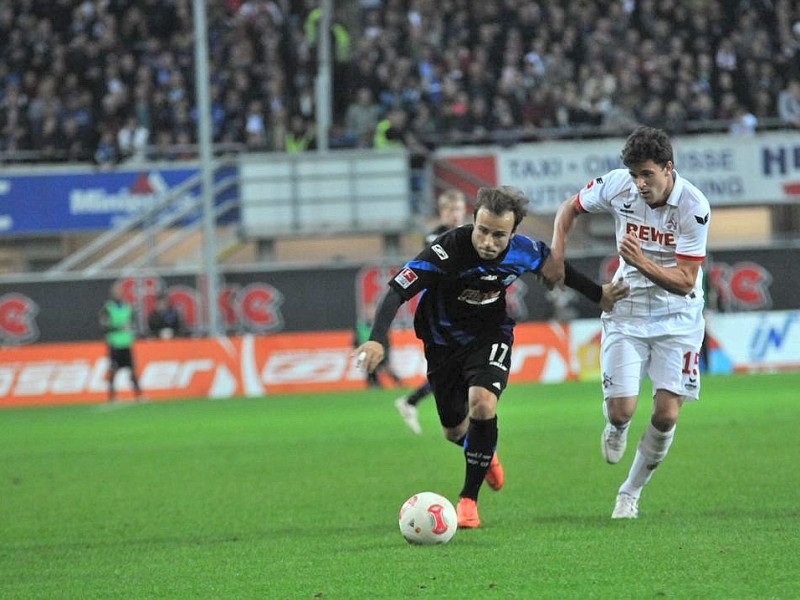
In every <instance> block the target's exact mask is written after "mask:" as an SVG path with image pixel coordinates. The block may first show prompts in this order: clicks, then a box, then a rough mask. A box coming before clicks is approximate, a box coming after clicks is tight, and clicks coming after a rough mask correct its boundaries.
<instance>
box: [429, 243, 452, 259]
mask: <svg viewBox="0 0 800 600" xmlns="http://www.w3.org/2000/svg"><path fill="white" fill-rule="evenodd" d="M431 250H433V251H434V252H436V256H438V257H439V258H441V259H442V260H447V259H448V258H450V257H449V256H448V255H447V252H445V251H444V248H442V247H441V246H440V245H439V244H434V245H433V246H431Z"/></svg>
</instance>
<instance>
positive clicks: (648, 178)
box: [551, 127, 710, 519]
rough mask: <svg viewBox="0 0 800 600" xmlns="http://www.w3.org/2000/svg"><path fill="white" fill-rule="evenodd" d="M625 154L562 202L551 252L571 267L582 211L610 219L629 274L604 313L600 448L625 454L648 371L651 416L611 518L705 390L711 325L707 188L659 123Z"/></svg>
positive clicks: (634, 494)
mask: <svg viewBox="0 0 800 600" xmlns="http://www.w3.org/2000/svg"><path fill="white" fill-rule="evenodd" d="M621 160H622V163H623V164H624V165H625V166H626V167H627V169H616V170H613V171H611V172H609V173H606V174H605V175H603V176H602V177H598V178H596V179H593V180H592V181H590V182H589V183H588V184H587V185H586V187H584V188H583V189H582V190H581V191H580V192H578V194H577V195H575V196H574V197H572V198H571V199H569V200H567V201H566V202H564V204H562V205H561V207H560V208H559V210H558V212H557V214H556V219H555V226H554V232H553V240H552V246H551V249H552V254H551V256H552V258H553V259H555V260H554V263H555V264H556V265H557V266H558V267H560V266H561V265H562V264H565V263H564V256H565V249H566V244H567V237H568V234H569V232H570V231H571V229H572V227H573V225H574V223H575V219H576V218H577V217H578V215H580V214H582V213H585V212H589V213H595V212H609V213H611V214H612V215H613V216H614V219H615V222H616V237H617V245H618V248H619V256H620V264H619V268H618V269H617V271H616V273H615V275H614V280H615V281H620V280H624V281H625V282H626V283H627V284H628V286H629V287H630V295H629V296H628V297H627V298H625V299H624V300H622V301H620V302H618V303H616V304H615V305H614V307H613V309H612V310H606V311H605V312H604V313H603V315H602V327H603V330H602V341H601V351H600V367H601V372H602V376H603V383H602V385H603V396H604V401H603V414H604V415H605V417H606V426H605V428H604V430H603V433H602V437H601V449H602V453H603V457H604V458H605V460H606V461H607V462H609V463H611V464H614V463H617V462H619V461H620V459H621V458H622V456H623V453H624V452H625V446H626V441H627V436H628V426H629V424H630V421H631V417H632V415H633V413H634V411H635V409H636V405H637V400H638V396H639V387H640V384H641V380H642V378H643V377H644V376H645V375H648V376H649V377H650V380H651V381H652V393H653V409H652V415H651V418H650V423H649V424H648V426H647V429H646V430H645V432H644V434H643V435H642V437H641V440H640V441H639V445H638V447H637V449H636V456H635V457H634V459H633V464H632V465H631V467H630V471H629V472H628V477H627V479H626V480H625V481H624V482H623V483H622V486H621V487H620V488H619V491H618V494H617V498H616V503H615V506H614V510H613V512H612V515H611V516H612V518H614V519H635V518H636V517H637V516H638V514H639V507H638V503H639V497H640V495H641V493H642V488H643V487H644V485H645V484H646V483H647V482H648V481H649V480H650V478H651V477H652V475H653V471H654V469H655V468H656V467H658V465H659V464H661V462H662V461H663V460H664V458H665V457H666V455H667V452H668V451H669V447H670V445H671V444H672V440H673V438H674V436H675V425H676V423H677V420H678V412H679V411H680V409H681V406H682V404H683V402H684V401H685V400H696V399H697V398H698V395H699V392H700V369H699V356H700V345H701V343H702V341H703V332H704V327H705V324H704V319H703V289H702V269H701V264H702V262H703V259H704V258H705V256H706V239H707V236H708V227H709V217H710V209H709V203H708V200H707V199H706V197H705V196H704V195H703V193H702V192H701V191H700V190H698V189H697V188H696V187H695V186H694V185H692V184H691V183H689V182H688V181H687V180H686V179H683V178H682V177H681V176H680V175H678V172H677V171H676V170H675V163H674V157H673V151H672V143H671V141H670V139H669V137H668V136H667V134H666V133H664V132H663V131H661V130H660V129H654V128H650V127H639V128H637V129H636V130H635V131H634V132H633V133H632V134H631V135H630V136H629V137H628V139H627V141H626V142H625V145H624V147H623V149H622V153H621Z"/></svg>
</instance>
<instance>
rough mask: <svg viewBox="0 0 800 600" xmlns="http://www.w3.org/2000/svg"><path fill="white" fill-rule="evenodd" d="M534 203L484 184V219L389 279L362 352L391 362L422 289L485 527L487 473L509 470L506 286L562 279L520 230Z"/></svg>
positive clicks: (431, 348) (426, 331) (372, 363)
mask: <svg viewBox="0 0 800 600" xmlns="http://www.w3.org/2000/svg"><path fill="white" fill-rule="evenodd" d="M527 203H528V199H527V198H526V197H525V196H524V195H523V194H522V193H521V192H520V191H519V190H516V189H515V188H510V187H505V186H502V187H485V188H481V189H480V190H478V196H477V201H476V204H475V209H474V213H473V218H474V225H464V226H463V227H457V228H456V229H451V230H450V231H448V232H447V233H445V234H443V235H442V236H440V237H439V238H438V239H437V240H436V242H435V243H434V244H433V245H432V246H429V247H427V248H425V249H424V250H423V251H422V252H420V253H419V254H418V255H417V256H416V258H414V259H412V260H410V261H409V262H407V263H406V264H405V266H404V267H403V268H402V269H401V270H400V272H399V273H398V274H397V275H396V276H395V277H394V278H393V279H392V280H390V281H389V282H388V290H387V292H386V293H385V294H384V296H383V299H382V300H381V303H380V305H379V306H378V309H377V312H376V316H375V323H374V325H373V327H372V332H371V334H370V339H369V341H367V342H366V343H364V344H362V345H361V346H359V347H358V348H357V349H356V356H357V361H358V364H359V365H360V366H361V367H362V368H364V369H365V370H366V371H367V372H371V371H373V370H374V369H375V368H376V366H377V365H379V364H380V362H381V361H382V360H383V357H384V348H385V346H386V341H387V337H388V332H389V328H390V326H391V323H392V320H393V319H394V317H395V315H396V314H397V311H398V309H399V308H400V306H401V305H402V303H403V302H406V301H408V300H410V299H411V298H413V297H414V296H416V295H417V294H422V295H421V298H420V300H419V304H418V305H417V308H416V311H415V313H414V329H415V332H416V334H417V337H418V338H420V339H421V340H422V341H423V344H424V348H425V358H426V360H427V364H428V368H427V376H428V381H430V383H431V388H432V389H433V396H434V399H435V401H436V410H437V412H438V413H439V421H440V423H441V425H442V429H443V433H444V436H445V438H446V439H447V440H449V441H451V442H453V443H454V444H456V445H457V446H459V447H460V448H462V449H463V452H464V460H465V474H464V485H463V487H462V489H461V492H460V493H459V500H458V505H457V507H456V511H457V513H458V526H459V527H462V528H475V527H479V526H480V518H479V516H478V507H477V500H478V491H479V489H480V487H481V485H482V484H483V481H484V479H486V482H487V483H488V484H489V487H491V488H492V489H494V490H499V489H500V488H501V487H502V486H503V483H504V479H505V475H504V472H503V467H502V465H501V464H500V461H499V459H498V458H497V454H496V452H495V449H496V446H497V440H498V428H497V413H496V409H497V402H498V400H499V398H500V395H501V394H502V393H503V390H504V389H505V388H506V384H507V383H508V375H509V368H510V365H511V347H512V344H513V341H514V333H513V332H514V324H515V323H514V320H513V319H512V318H511V317H509V316H508V314H507V312H506V288H507V287H508V286H510V285H511V284H512V283H513V282H514V281H515V280H516V279H517V278H518V277H520V276H522V275H523V274H524V273H535V274H537V275H538V276H540V277H541V278H542V279H544V281H546V282H555V281H556V280H557V279H558V277H560V272H559V271H555V270H554V269H553V267H554V266H556V265H555V263H554V261H552V260H551V259H549V255H550V249H549V248H548V247H547V245H546V244H545V243H544V242H540V241H534V240H532V239H530V238H528V237H526V236H524V235H520V234H516V233H515V232H516V230H517V227H518V226H519V224H520V222H521V221H522V219H523V217H524V216H525V214H526V205H527ZM564 269H565V275H564V281H565V283H566V285H568V286H570V287H573V288H575V289H577V290H578V291H580V292H581V293H583V294H584V295H586V296H587V297H588V298H590V299H591V300H593V301H595V302H598V303H600V304H601V306H602V307H603V308H606V309H611V307H612V306H613V303H614V302H615V301H616V300H618V299H619V298H621V297H623V296H624V295H625V294H626V293H627V291H626V290H625V289H624V288H623V287H622V286H614V285H612V284H607V285H606V286H603V287H602V288H601V287H600V286H599V285H597V284H596V283H594V282H593V281H591V280H589V279H587V278H586V277H585V276H584V275H582V274H581V273H579V272H577V271H575V270H574V269H572V268H571V267H570V265H569V263H567V264H565V265H564Z"/></svg>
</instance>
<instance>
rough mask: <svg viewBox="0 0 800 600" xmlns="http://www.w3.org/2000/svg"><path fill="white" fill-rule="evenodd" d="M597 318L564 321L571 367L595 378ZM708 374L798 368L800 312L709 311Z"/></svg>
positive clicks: (583, 377)
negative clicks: (568, 323) (566, 327)
mask: <svg viewBox="0 0 800 600" xmlns="http://www.w3.org/2000/svg"><path fill="white" fill-rule="evenodd" d="M600 333H601V331H600V319H579V320H575V321H572V322H571V323H570V326H569V344H570V361H571V365H572V372H573V373H575V375H576V377H577V378H578V379H580V380H586V381H599V380H600V378H601V373H600ZM706 335H707V336H708V337H707V347H708V363H709V364H708V365H705V366H706V367H707V370H708V371H709V372H710V373H734V372H736V373H747V372H754V371H791V370H798V369H800V311H796V310H789V311H760V312H739V313H713V314H711V315H710V316H708V317H707V319H706Z"/></svg>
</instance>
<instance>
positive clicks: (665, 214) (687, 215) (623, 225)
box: [576, 169, 711, 319]
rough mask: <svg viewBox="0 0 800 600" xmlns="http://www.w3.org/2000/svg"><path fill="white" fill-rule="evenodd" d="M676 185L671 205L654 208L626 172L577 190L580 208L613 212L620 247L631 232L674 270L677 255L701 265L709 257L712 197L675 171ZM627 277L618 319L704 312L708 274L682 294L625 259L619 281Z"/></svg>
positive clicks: (700, 275) (648, 252)
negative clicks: (628, 288)
mask: <svg viewBox="0 0 800 600" xmlns="http://www.w3.org/2000/svg"><path fill="white" fill-rule="evenodd" d="M673 173H674V177H675V184H674V187H673V188H672V193H670V195H669V198H668V199H667V203H666V204H665V205H664V206H661V207H658V208H650V207H649V206H648V205H647V203H646V202H645V201H644V199H643V198H642V197H641V196H640V195H639V192H638V190H637V188H636V184H635V183H634V182H633V179H631V176H630V173H629V172H628V170H627V169H616V170H614V171H611V172H609V173H607V174H606V175H603V176H602V177H597V178H596V179H593V180H592V181H590V182H589V183H588V184H587V185H586V187H584V188H583V189H582V190H581V191H580V192H578V198H577V203H576V204H577V209H578V210H580V211H582V212H589V213H593V212H603V211H604V212H610V213H611V214H613V215H614V221H615V223H616V236H617V244H619V243H620V241H621V240H622V237H623V236H624V235H625V233H627V232H633V233H635V234H636V236H637V237H638V238H639V242H640V244H641V248H642V252H643V253H644V255H645V256H646V257H647V258H649V259H650V260H652V261H653V262H655V263H656V264H659V265H661V266H663V267H675V266H676V265H677V262H676V257H680V258H681V259H682V260H696V261H702V260H704V259H705V256H706V240H707V238H708V227H709V218H710V215H711V211H710V207H709V204H708V199H707V198H706V197H705V195H704V194H703V192H701V191H700V190H699V189H697V188H696V187H695V186H694V185H692V184H691V183H689V182H688V181H686V180H685V179H683V178H682V177H681V176H680V175H678V173H677V171H673ZM620 278H623V279H624V280H625V281H626V282H627V284H628V285H629V286H630V289H631V291H630V295H629V297H627V298H625V299H623V300H620V301H619V302H617V304H616V305H615V306H614V311H613V314H614V317H616V318H618V317H623V318H627V317H630V318H633V319H641V318H644V319H649V318H653V317H666V316H676V315H679V314H681V313H683V314H687V313H694V312H696V311H702V310H703V285H702V281H703V273H702V268H701V270H700V272H699V273H698V275H697V280H696V281H695V284H694V289H693V290H692V292H691V293H690V294H687V295H686V296H679V295H677V294H673V293H671V292H668V291H666V290H665V289H663V288H661V287H659V286H658V285H656V284H655V283H653V282H652V281H650V280H649V279H647V278H646V277H645V276H644V275H642V274H641V273H640V272H639V271H638V270H637V269H636V268H635V267H633V266H631V265H628V264H626V263H625V261H624V260H623V259H622V258H621V257H620V264H619V268H618V269H617V272H616V273H615V274H614V281H617V280H619V279H620Z"/></svg>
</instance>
